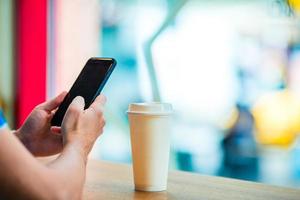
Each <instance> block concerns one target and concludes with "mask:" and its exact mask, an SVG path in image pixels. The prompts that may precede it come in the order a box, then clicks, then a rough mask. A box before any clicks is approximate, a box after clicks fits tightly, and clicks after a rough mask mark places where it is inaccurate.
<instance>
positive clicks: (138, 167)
mask: <svg viewBox="0 0 300 200" xmlns="http://www.w3.org/2000/svg"><path fill="white" fill-rule="evenodd" d="M127 113H128V118H129V125H130V138H131V151H132V161H133V175H134V184H135V189H136V190H139V191H163V190H166V189H167V178H168V167H169V154H170V129H171V115H172V106H171V104H167V103H133V104H130V105H129V108H128V111H127Z"/></svg>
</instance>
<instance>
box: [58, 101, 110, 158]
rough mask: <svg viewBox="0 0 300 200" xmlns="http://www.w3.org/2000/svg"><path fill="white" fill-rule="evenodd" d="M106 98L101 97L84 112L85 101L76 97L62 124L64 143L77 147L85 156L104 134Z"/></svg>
mask: <svg viewBox="0 0 300 200" xmlns="http://www.w3.org/2000/svg"><path fill="white" fill-rule="evenodd" d="M105 102H106V98H105V96H103V95H99V96H98V97H97V98H96V100H95V101H94V102H93V103H92V105H91V106H90V107H89V108H88V109H86V110H84V105H85V103H84V99H83V98H82V97H80V96H78V97H76V98H75V99H74V100H73V102H72V103H71V104H70V106H69V108H68V110H67V112H66V114H65V117H64V119H63V122H62V133H63V143H64V144H65V145H72V146H75V147H76V148H77V149H78V150H79V151H80V152H81V153H83V154H84V156H87V155H88V154H89V152H90V151H91V149H92V147H93V144H94V142H95V141H96V139H97V138H98V137H99V136H100V135H101V134H102V132H103V127H104V125H105V120H104V116H103V106H104V104H105Z"/></svg>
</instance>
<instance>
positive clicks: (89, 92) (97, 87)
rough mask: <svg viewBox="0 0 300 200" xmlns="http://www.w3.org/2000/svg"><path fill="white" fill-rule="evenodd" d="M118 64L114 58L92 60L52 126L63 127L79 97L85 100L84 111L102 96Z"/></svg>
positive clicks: (59, 108) (63, 103) (70, 92)
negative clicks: (72, 103) (67, 112)
mask: <svg viewBox="0 0 300 200" xmlns="http://www.w3.org/2000/svg"><path fill="white" fill-rule="evenodd" d="M116 64H117V62H116V60H115V59H113V58H90V59H89V60H88V61H87V63H86V64H85V66H84V68H83V69H82V71H81V72H80V74H79V76H78V77H77V79H76V81H75V83H74V84H73V86H72V87H71V89H70V91H69V92H68V94H67V95H66V97H65V98H64V100H63V102H62V103H61V104H60V106H59V107H58V109H57V111H56V112H55V114H54V116H53V118H52V120H51V125H52V126H61V123H62V120H63V118H64V116H65V113H66V111H67V109H68V107H69V105H70V104H71V102H72V101H73V99H74V98H75V97H77V96H82V97H83V98H84V101H85V108H84V109H87V108H88V107H89V106H90V105H91V104H92V103H93V101H94V100H95V99H96V97H97V96H98V95H99V94H100V92H101V90H102V89H103V87H104V85H105V83H106V82H107V80H108V78H109V76H110V75H111V73H112V71H113V70H114V68H115V66H116Z"/></svg>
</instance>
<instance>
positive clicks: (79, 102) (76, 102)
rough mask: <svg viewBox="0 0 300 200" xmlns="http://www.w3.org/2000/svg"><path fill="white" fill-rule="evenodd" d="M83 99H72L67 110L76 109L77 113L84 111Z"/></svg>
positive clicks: (78, 97)
mask: <svg viewBox="0 0 300 200" xmlns="http://www.w3.org/2000/svg"><path fill="white" fill-rule="evenodd" d="M84 105H85V103H84V98H83V97H82V96H77V97H75V98H74V99H73V101H72V103H71V104H70V106H69V108H68V109H76V110H79V111H82V110H84Z"/></svg>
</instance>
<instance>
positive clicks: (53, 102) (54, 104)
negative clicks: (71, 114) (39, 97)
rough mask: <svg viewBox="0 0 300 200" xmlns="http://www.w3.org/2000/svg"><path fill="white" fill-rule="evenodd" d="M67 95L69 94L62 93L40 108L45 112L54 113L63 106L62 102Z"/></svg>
mask: <svg viewBox="0 0 300 200" xmlns="http://www.w3.org/2000/svg"><path fill="white" fill-rule="evenodd" d="M66 95H67V92H62V93H60V94H59V95H58V96H56V97H55V98H53V99H51V100H49V101H46V102H44V103H42V104H40V105H39V108H41V109H43V110H47V111H52V110H54V109H56V108H57V107H58V106H59V105H60V104H61V102H62V101H63V100H64V98H65V96H66Z"/></svg>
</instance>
